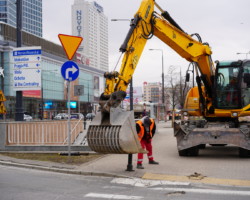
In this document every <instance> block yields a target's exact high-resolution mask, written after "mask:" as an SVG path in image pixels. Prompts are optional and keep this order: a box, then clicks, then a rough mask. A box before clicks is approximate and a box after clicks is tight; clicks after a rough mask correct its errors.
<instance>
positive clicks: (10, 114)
mask: <svg viewBox="0 0 250 200" xmlns="http://www.w3.org/2000/svg"><path fill="white" fill-rule="evenodd" d="M15 40H16V29H15V28H13V27H12V26H9V25H7V24H4V23H0V67H1V68H2V69H3V72H4V73H3V74H4V76H0V89H1V90H2V91H3V93H4V95H5V97H6V99H7V101H6V102H4V105H5V107H6V109H7V114H6V118H7V119H13V118H14V116H15V103H16V91H14V90H13V65H14V61H13V56H12V55H13V49H15V48H16V41H15ZM22 43H23V45H22V46H23V47H25V46H26V47H27V46H41V49H42V60H41V70H42V74H41V78H42V89H41V90H39V91H36V90H31V91H23V110H24V112H26V113H28V114H30V115H32V117H33V118H39V116H40V114H41V108H43V111H44V112H43V116H44V118H51V117H52V115H54V116H55V115H56V114H58V113H65V112H67V98H68V95H70V101H71V102H74V103H75V104H76V106H75V107H72V108H71V112H73V113H76V112H77V113H78V112H80V113H83V114H86V113H89V112H95V111H97V109H98V101H99V96H100V94H101V92H102V91H103V90H104V78H103V74H104V71H102V70H98V69H95V68H92V67H89V66H86V65H83V64H78V67H79V69H80V73H79V77H78V78H77V79H76V80H75V81H72V82H71V92H70V94H68V90H67V84H66V83H65V80H64V79H63V77H62V75H61V67H62V65H63V63H64V62H66V61H68V59H67V57H66V54H65V52H64V50H63V48H62V46H60V45H57V44H54V43H52V42H49V41H47V40H44V39H42V38H40V37H36V36H34V35H32V34H29V33H26V32H23V38H22ZM74 60H75V59H73V61H74ZM75 61H76V60H75ZM75 85H83V86H84V93H83V95H81V96H75V94H74V87H75ZM96 97H98V98H96Z"/></svg>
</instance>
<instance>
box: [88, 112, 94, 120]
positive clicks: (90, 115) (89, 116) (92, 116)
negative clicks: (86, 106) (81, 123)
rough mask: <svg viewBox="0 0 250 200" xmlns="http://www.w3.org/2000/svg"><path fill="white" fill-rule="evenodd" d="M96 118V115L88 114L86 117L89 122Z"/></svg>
mask: <svg viewBox="0 0 250 200" xmlns="http://www.w3.org/2000/svg"><path fill="white" fill-rule="evenodd" d="M94 117H95V113H88V114H87V115H86V119H87V120H92V119H94Z"/></svg>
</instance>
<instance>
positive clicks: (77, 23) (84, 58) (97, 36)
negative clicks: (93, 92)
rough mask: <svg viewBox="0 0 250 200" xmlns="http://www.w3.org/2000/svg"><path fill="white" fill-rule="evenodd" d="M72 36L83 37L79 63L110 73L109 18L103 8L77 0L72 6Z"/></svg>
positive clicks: (93, 3)
mask: <svg viewBox="0 0 250 200" xmlns="http://www.w3.org/2000/svg"><path fill="white" fill-rule="evenodd" d="M72 35H74V36H81V37H83V42H82V43H81V46H80V48H79V49H78V52H77V58H78V61H79V62H81V63H82V64H86V65H89V66H90V67H94V68H96V69H99V70H104V71H108V18H107V17H106V16H105V15H104V9H103V7H102V6H100V5H99V4H97V3H96V2H95V1H94V2H88V1H84V0H75V1H74V4H73V5H72Z"/></svg>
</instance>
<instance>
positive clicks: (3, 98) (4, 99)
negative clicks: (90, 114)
mask: <svg viewBox="0 0 250 200" xmlns="http://www.w3.org/2000/svg"><path fill="white" fill-rule="evenodd" d="M2 101H6V98H5V96H4V94H3V91H2V90H0V102H2Z"/></svg>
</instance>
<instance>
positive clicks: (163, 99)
mask: <svg viewBox="0 0 250 200" xmlns="http://www.w3.org/2000/svg"><path fill="white" fill-rule="evenodd" d="M149 50H150V51H154V50H156V51H161V58H162V63H161V64H162V104H163V105H164V103H165V98H164V97H165V95H164V61H163V50H162V49H149Z"/></svg>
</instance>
